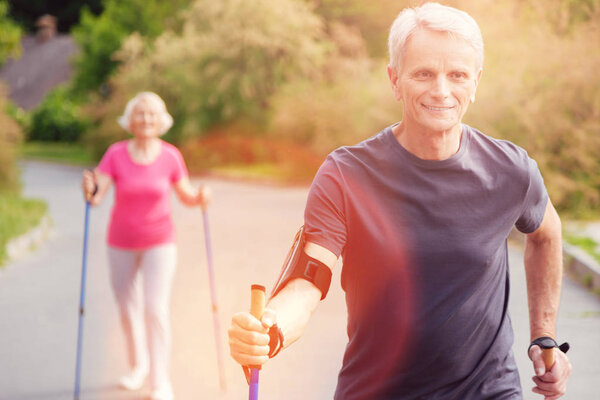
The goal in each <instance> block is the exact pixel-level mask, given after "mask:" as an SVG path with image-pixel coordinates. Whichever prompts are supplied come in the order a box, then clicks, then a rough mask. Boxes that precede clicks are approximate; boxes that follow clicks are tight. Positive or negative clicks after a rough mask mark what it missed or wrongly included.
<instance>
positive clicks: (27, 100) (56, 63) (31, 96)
mask: <svg viewBox="0 0 600 400" xmlns="http://www.w3.org/2000/svg"><path fill="white" fill-rule="evenodd" d="M21 46H22V48H23V52H22V56H21V57H20V58H19V59H16V60H14V59H9V60H8V61H7V62H6V63H5V64H4V66H3V67H2V69H1V70H0V79H2V80H3V81H4V82H6V84H7V85H8V86H9V88H10V95H9V98H10V99H11V100H12V101H14V102H15V103H16V104H17V105H18V106H19V107H21V108H23V109H25V110H29V109H32V108H34V107H35V106H37V105H38V104H39V103H40V102H41V101H42V100H43V99H44V96H46V93H48V91H50V90H51V89H52V88H54V87H55V86H57V85H59V84H61V83H64V82H67V81H68V80H69V78H70V76H71V65H70V59H71V56H72V55H74V54H75V53H77V46H76V45H75V43H74V41H73V39H71V37H70V36H69V35H64V34H57V35H55V36H54V37H52V38H50V39H48V40H47V41H45V42H41V43H40V42H39V41H38V40H36V37H35V36H26V37H24V38H23V39H22V40H21Z"/></svg>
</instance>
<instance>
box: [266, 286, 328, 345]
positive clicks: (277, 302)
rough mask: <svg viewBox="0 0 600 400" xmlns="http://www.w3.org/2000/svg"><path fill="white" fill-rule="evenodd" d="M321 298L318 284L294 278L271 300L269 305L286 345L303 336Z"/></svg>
mask: <svg viewBox="0 0 600 400" xmlns="http://www.w3.org/2000/svg"><path fill="white" fill-rule="evenodd" d="M320 300H321V291H320V290H319V289H317V287H316V286H314V285H313V284H312V283H310V282H308V281H306V280H304V279H294V280H291V281H290V282H289V283H288V284H287V285H285V287H284V288H283V289H282V290H281V291H280V292H279V293H278V294H277V296H275V297H274V298H273V299H271V300H270V301H269V304H268V305H267V307H268V308H271V309H273V310H274V311H275V313H276V316H277V321H276V322H277V325H278V326H279V327H280V328H281V330H282V332H283V337H284V343H283V345H284V346H285V347H287V346H289V345H290V344H292V343H294V342H295V341H296V340H298V339H299V338H300V336H302V334H303V333H304V329H305V328H306V325H307V324H308V321H309V319H310V316H311V315H312V313H313V312H314V310H315V309H316V308H317V305H318V304H319V301H320Z"/></svg>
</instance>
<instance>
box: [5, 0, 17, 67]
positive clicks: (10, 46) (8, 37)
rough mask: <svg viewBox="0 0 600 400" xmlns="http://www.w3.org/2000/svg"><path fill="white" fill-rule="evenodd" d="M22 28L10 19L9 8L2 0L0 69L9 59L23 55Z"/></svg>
mask: <svg viewBox="0 0 600 400" xmlns="http://www.w3.org/2000/svg"><path fill="white" fill-rule="evenodd" d="M20 40H21V28H20V27H19V25H17V24H16V23H15V22H14V21H13V20H12V19H11V18H10V17H9V7H8V3H7V2H6V1H5V0H0V67H1V66H2V64H4V62H5V61H6V59H7V58H8V57H11V56H12V57H18V56H19V55H20V54H21V44H20Z"/></svg>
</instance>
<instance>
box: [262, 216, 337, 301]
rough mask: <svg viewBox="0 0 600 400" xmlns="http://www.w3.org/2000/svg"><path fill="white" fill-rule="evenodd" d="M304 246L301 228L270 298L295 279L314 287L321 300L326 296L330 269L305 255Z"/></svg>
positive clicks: (302, 227) (329, 283)
mask: <svg viewBox="0 0 600 400" xmlns="http://www.w3.org/2000/svg"><path fill="white" fill-rule="evenodd" d="M305 245H306V235H305V232H304V226H301V227H300V230H299V231H298V233H296V237H295V238H294V243H293V244H292V247H291V248H290V251H289V252H288V254H287V257H286V259H285V262H284V264H283V267H282V269H281V274H280V275H279V279H277V283H276V284H275V286H274V287H273V291H272V292H271V297H274V296H275V295H277V293H279V291H280V290H281V289H283V287H284V286H285V285H286V284H287V283H288V282H289V281H291V280H292V279H296V278H301V279H304V280H307V281H309V282H311V283H312V284H313V285H315V286H316V287H317V288H318V289H319V290H320V291H321V300H323V299H324V298H325V296H327V292H328V291H329V286H330V285H331V268H329V267H328V266H327V265H325V264H323V263H322V262H321V261H319V260H317V259H315V258H312V257H310V256H309V255H308V254H306V253H305V252H304V246H305Z"/></svg>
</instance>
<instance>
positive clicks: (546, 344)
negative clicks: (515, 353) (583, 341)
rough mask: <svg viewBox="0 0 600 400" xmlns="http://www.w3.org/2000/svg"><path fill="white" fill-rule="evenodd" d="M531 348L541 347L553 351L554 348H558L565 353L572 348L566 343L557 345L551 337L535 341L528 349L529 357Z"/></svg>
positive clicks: (542, 337)
mask: <svg viewBox="0 0 600 400" xmlns="http://www.w3.org/2000/svg"><path fill="white" fill-rule="evenodd" d="M531 346H540V347H541V348H542V349H552V348H554V347H558V349H559V350H560V351H562V352H563V353H566V352H567V351H569V349H570V348H571V346H570V345H569V343H568V342H564V343H563V344H561V345H560V346H559V345H558V343H556V340H554V339H553V338H551V337H550V336H541V337H539V338H537V339H535V340H534V341H533V342H531V344H530V345H529V347H528V348H527V355H529V350H531Z"/></svg>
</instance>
